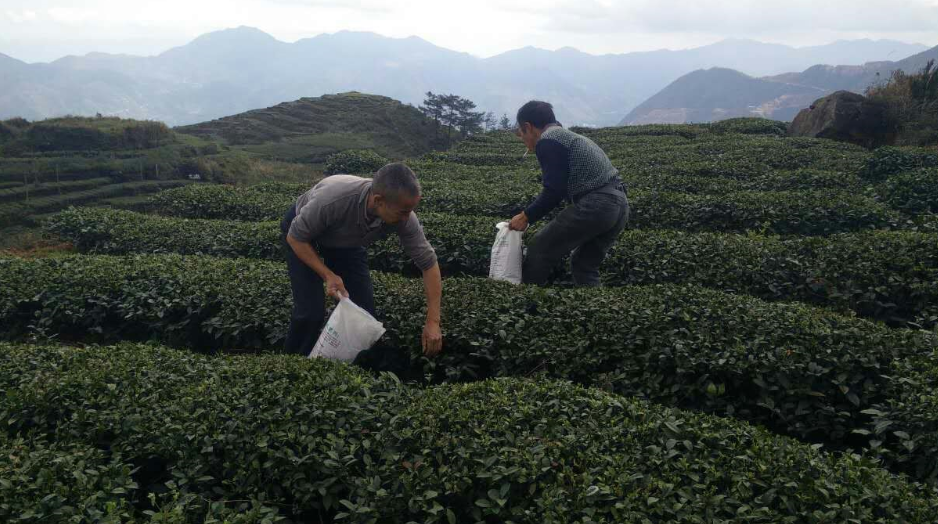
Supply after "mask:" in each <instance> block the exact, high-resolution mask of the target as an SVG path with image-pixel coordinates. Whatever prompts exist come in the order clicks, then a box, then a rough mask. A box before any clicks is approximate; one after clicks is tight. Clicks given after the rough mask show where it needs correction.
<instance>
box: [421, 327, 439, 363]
mask: <svg viewBox="0 0 938 524" xmlns="http://www.w3.org/2000/svg"><path fill="white" fill-rule="evenodd" d="M442 349H443V332H442V331H440V323H439V322H436V321H433V320H427V323H426V324H424V326H423V354H424V356H427V357H435V356H436V355H438V354H439V353H440V351H441V350H442Z"/></svg>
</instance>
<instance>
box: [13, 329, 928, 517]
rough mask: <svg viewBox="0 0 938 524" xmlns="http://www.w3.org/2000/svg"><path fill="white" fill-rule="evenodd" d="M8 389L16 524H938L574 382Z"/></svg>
mask: <svg viewBox="0 0 938 524" xmlns="http://www.w3.org/2000/svg"><path fill="white" fill-rule="evenodd" d="M0 391H4V392H5V394H4V395H2V396H0V423H2V425H3V428H4V429H3V431H2V432H0V450H2V452H0V474H2V478H3V479H5V480H6V481H7V482H4V483H0V517H2V518H4V519H10V520H20V521H27V522H40V521H48V520H57V521H66V520H69V521H76V522H77V521H101V522H131V521H133V522H177V523H183V522H203V521H205V522H219V521H222V520H224V521H227V522H257V521H261V520H262V519H269V520H265V522H278V521H286V520H285V519H289V520H290V521H293V522H308V521H313V520H316V521H318V520H320V519H326V520H333V519H341V521H343V522H354V523H359V522H361V523H365V522H369V523H371V522H391V521H394V522H403V521H412V522H429V523H435V522H436V523H452V522H469V521H475V522H479V521H498V522H518V523H521V522H529V523H545V522H549V523H572V522H583V523H587V522H589V523H594V522H634V523H647V522H688V523H691V522H740V523H742V522H745V523H769V522H771V523H779V522H792V523H794V522H805V521H810V522H818V523H825V522H829V523H833V522H864V523H866V522H870V523H876V522H882V523H887V522H898V521H901V522H909V523H926V522H931V521H932V519H933V517H934V514H935V512H936V511H938V498H936V497H935V495H934V493H933V492H931V491H930V490H926V489H924V488H921V487H917V486H914V485H911V484H909V483H907V482H905V481H903V480H901V479H899V478H896V477H893V476H891V475H890V474H888V473H887V472H885V471H884V470H882V469H880V468H878V467H877V466H876V465H875V464H873V463H871V462H870V461H868V460H865V459H861V458H857V457H854V456H851V455H846V456H841V457H835V456H832V455H827V454H825V453H823V452H820V451H817V450H816V449H813V448H812V447H810V446H808V445H806V444H802V443H798V442H796V441H793V440H790V439H787V438H784V437H779V436H776V435H772V434H770V433H768V432H766V431H764V430H761V429H757V428H754V427H752V426H749V425H747V424H745V423H741V422H736V421H730V420H724V419H718V418H714V417H710V416H706V415H700V414H693V413H689V412H684V411H678V410H674V409H668V408H663V407H659V406H655V405H652V404H648V403H646V402H642V401H638V400H631V399H625V398H622V397H618V396H614V395H611V394H607V393H603V392H600V391H598V390H594V389H583V388H580V387H577V386H573V385H570V384H568V383H564V382H554V381H540V382H537V383H535V382H529V381H524V380H515V379H502V380H497V381H486V382H481V383H477V384H472V385H447V386H440V387H433V388H429V389H425V390H418V389H411V388H404V387H401V386H400V385H399V384H398V383H397V382H396V381H393V380H391V379H390V378H389V377H387V376H384V377H381V378H377V379H375V378H371V377H370V376H368V375H365V374H363V373H362V372H361V371H355V370H354V368H351V367H347V366H343V365H338V364H335V363H331V362H327V361H321V360H315V361H310V360H306V359H300V358H282V357H276V356H256V357H253V358H233V357H224V358H222V357H215V358H212V357H206V356H200V355H196V354H192V353H181V352H178V351H172V350H167V349H161V348H157V347H149V346H140V345H132V344H122V345H119V346H113V347H95V346H91V347H86V348H59V347H49V346H18V345H2V346H0ZM193 414H196V415H197V416H193ZM14 483H15V484H14ZM216 519H217V520H216Z"/></svg>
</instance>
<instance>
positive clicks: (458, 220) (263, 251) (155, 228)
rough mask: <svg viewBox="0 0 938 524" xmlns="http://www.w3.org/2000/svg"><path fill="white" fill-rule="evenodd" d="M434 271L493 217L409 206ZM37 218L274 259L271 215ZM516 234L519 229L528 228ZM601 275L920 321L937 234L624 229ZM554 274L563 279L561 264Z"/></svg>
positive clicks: (68, 236)
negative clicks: (432, 253) (244, 218)
mask: <svg viewBox="0 0 938 524" xmlns="http://www.w3.org/2000/svg"><path fill="white" fill-rule="evenodd" d="M420 218H421V222H422V224H423V226H424V230H425V231H426V234H427V238H428V239H429V240H430V243H431V244H432V245H433V246H434V249H435V250H436V252H437V255H438V258H439V261H440V267H441V269H442V270H443V272H444V274H446V275H460V274H465V275H476V276H486V275H488V270H489V259H490V254H491V245H492V242H493V239H494V230H495V229H494V224H495V220H494V219H492V218H489V217H472V216H453V215H446V214H434V213H424V214H421V215H420ZM45 225H46V228H47V229H48V230H49V231H51V232H52V233H55V234H56V235H58V236H59V237H61V238H63V239H64V240H68V241H69V242H71V243H72V244H74V245H75V246H76V247H78V248H79V249H80V250H82V251H84V252H91V253H104V254H133V253H141V254H145V253H179V254H204V255H214V256H226V257H248V258H265V259H271V260H282V258H283V251H282V248H281V244H280V240H279V238H280V234H281V233H280V224H279V223H278V222H238V221H217V220H192V219H177V218H167V217H160V216H152V215H141V214H136V213H131V212H126V211H118V210H109V209H96V208H78V209H75V208H73V209H69V210H67V211H64V212H62V213H60V214H58V215H55V216H53V217H51V218H49V219H48V220H47V222H46V224H45ZM531 234H532V233H528V239H530V235H531ZM370 255H371V256H370V260H371V264H372V268H373V269H376V270H379V271H391V272H403V273H405V274H411V275H414V274H416V268H415V267H414V266H413V263H412V262H411V260H410V259H409V258H408V257H407V256H406V254H405V253H404V252H403V251H402V250H401V248H400V245H399V241H398V239H397V238H396V237H393V236H392V237H390V238H388V239H386V240H383V241H379V242H377V243H375V244H374V245H373V246H372V247H371V250H370ZM601 269H602V272H603V275H602V276H603V280H604V283H605V284H607V285H612V286H621V285H629V284H654V283H678V284H695V285H701V286H706V287H711V288H715V289H720V290H723V291H728V292H733V293H745V294H749V295H753V296H756V297H759V298H762V299H766V300H797V301H801V302H806V303H810V304H815V305H820V306H825V307H832V308H836V309H838V310H841V311H854V312H856V313H857V314H859V315H861V316H864V317H868V318H873V319H877V320H883V321H886V322H889V323H890V324H894V325H905V324H906V323H907V322H917V323H919V324H920V325H922V326H923V327H929V328H930V327H932V326H934V325H935V324H936V323H938V322H936V320H938V319H936V318H935V317H938V235H936V234H933V233H914V232H891V231H873V232H867V233H844V234H838V235H832V236H830V237H810V238H788V239H782V238H778V237H765V236H758V235H736V234H725V233H684V232H678V231H665V230H660V231H659V230H633V231H626V232H624V233H623V234H622V236H621V238H620V239H619V241H618V242H617V243H616V244H615V245H614V246H613V248H612V250H611V251H610V253H609V255H608V257H607V259H606V261H605V262H604V264H603V266H602V268H601ZM556 278H557V283H560V282H563V281H567V280H569V274H568V272H566V271H564V272H563V273H559V274H558V275H557V276H556Z"/></svg>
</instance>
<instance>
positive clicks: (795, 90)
mask: <svg viewBox="0 0 938 524" xmlns="http://www.w3.org/2000/svg"><path fill="white" fill-rule="evenodd" d="M935 59H938V47H935V48H933V49H929V50H928V51H925V52H922V53H918V54H916V55H913V56H911V57H909V58H906V59H904V60H900V61H897V62H868V63H866V64H864V65H859V66H852V65H841V66H829V65H816V66H812V67H810V68H808V69H806V70H804V71H802V72H800V73H785V74H781V75H775V76H769V77H763V78H752V77H748V76H746V75H744V74H742V73H740V72H738V71H731V70H727V69H711V70H708V71H695V72H693V73H691V74H688V75H685V76H683V77H681V78H679V79H678V80H676V81H675V82H673V83H672V84H671V85H669V86H668V87H666V88H665V89H664V90H662V91H660V92H659V93H658V94H656V95H654V96H652V97H651V98H649V99H648V100H646V101H645V102H643V103H642V104H640V105H639V106H638V107H636V108H635V109H634V110H632V111H631V112H630V113H629V114H628V115H626V117H625V118H624V119H622V121H621V122H620V124H621V125H629V124H657V123H670V124H674V123H684V122H710V121H716V120H722V119H725V118H732V117H737V116H765V117H769V118H773V119H776V120H792V119H793V118H794V117H795V115H797V114H798V111H800V110H801V109H804V108H805V107H808V106H809V105H811V103H812V102H813V101H814V100H816V99H818V98H820V97H822V96H824V95H827V94H829V93H832V92H834V91H839V90H847V91H853V92H857V93H863V92H864V91H865V90H866V88H867V87H869V86H871V85H873V84H874V83H877V82H884V81H886V80H887V79H888V78H889V76H890V75H891V73H892V72H893V71H895V70H902V71H905V72H914V71H917V70H919V69H921V68H922V67H924V66H925V64H926V63H928V61H929V60H935Z"/></svg>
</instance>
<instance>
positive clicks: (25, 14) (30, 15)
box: [6, 9, 36, 24]
mask: <svg viewBox="0 0 938 524" xmlns="http://www.w3.org/2000/svg"><path fill="white" fill-rule="evenodd" d="M6 16H7V18H9V19H10V20H12V21H13V23H14V24H23V23H26V22H32V21H33V20H35V19H36V12H35V11H30V10H29V9H23V10H21V11H6Z"/></svg>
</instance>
